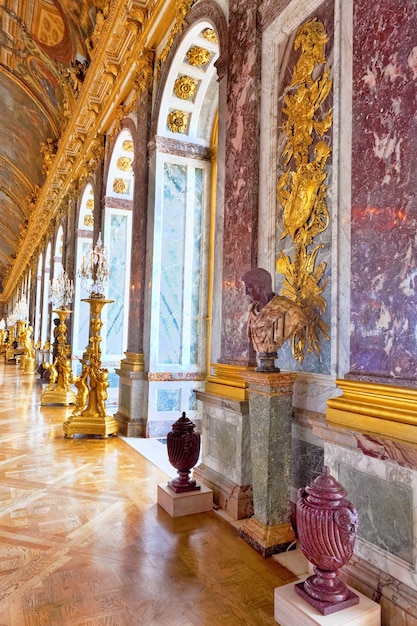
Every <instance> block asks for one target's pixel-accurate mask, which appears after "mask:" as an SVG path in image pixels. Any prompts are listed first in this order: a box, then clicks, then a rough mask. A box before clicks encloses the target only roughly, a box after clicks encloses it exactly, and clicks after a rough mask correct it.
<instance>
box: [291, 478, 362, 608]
mask: <svg viewBox="0 0 417 626" xmlns="http://www.w3.org/2000/svg"><path fill="white" fill-rule="evenodd" d="M296 519H297V533H298V538H299V544H300V548H301V550H302V552H303V554H304V556H305V557H306V558H307V559H308V560H309V561H310V562H311V563H312V564H313V565H314V568H313V571H314V576H310V577H309V578H307V579H306V580H305V581H304V583H299V584H297V585H296V586H295V591H296V593H298V595H300V596H301V597H303V598H304V599H305V600H306V601H307V602H309V603H310V604H311V605H312V606H314V607H315V608H316V609H317V610H318V611H320V613H322V615H328V614H329V613H334V612H335V611H339V610H341V609H344V608H347V607H348V606H352V605H354V604H358V603H359V597H358V596H357V595H356V594H354V593H353V592H352V591H350V590H349V589H348V587H347V586H346V585H345V583H344V582H343V581H341V580H340V579H339V578H338V570H339V569H340V568H341V567H343V565H346V563H348V562H349V560H350V558H351V557H352V554H353V547H354V543H355V538H356V533H357V530H358V514H357V512H356V509H355V508H354V506H353V505H352V504H351V503H350V502H349V501H348V500H347V499H346V490H345V489H344V488H343V487H342V485H341V484H340V483H338V482H337V480H336V479H335V478H333V476H331V475H330V472H329V468H328V467H325V468H324V472H323V474H321V475H320V476H318V477H317V478H315V479H314V480H313V481H312V482H311V483H310V484H309V485H308V486H307V487H306V488H305V489H300V490H299V492H298V501H297V508H296Z"/></svg>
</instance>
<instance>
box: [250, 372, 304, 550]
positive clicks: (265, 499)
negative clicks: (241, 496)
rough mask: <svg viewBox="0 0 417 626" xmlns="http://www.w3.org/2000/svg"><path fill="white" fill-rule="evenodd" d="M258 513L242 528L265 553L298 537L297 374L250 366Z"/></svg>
mask: <svg viewBox="0 0 417 626" xmlns="http://www.w3.org/2000/svg"><path fill="white" fill-rule="evenodd" d="M242 376H243V378H244V380H246V382H247V383H248V391H249V420H250V448H251V459H252V488H253V505H254V517H252V518H250V519H249V520H247V521H245V522H244V523H243V524H242V527H241V529H240V534H241V537H242V538H243V539H245V541H247V542H248V543H250V544H251V545H252V546H253V547H254V548H255V549H256V550H257V551H258V552H260V553H261V554H262V555H263V556H265V557H267V556H271V555H272V554H276V553H278V552H283V551H284V550H287V549H288V547H289V546H290V545H291V544H292V542H294V541H295V533H294V530H293V528H292V526H291V524H290V521H289V520H290V514H291V502H290V489H291V428H292V390H293V384H294V381H295V379H296V375H295V374H289V373H281V372H246V373H244V374H243V375H242Z"/></svg>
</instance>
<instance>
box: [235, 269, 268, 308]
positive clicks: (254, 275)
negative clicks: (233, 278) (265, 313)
mask: <svg viewBox="0 0 417 626" xmlns="http://www.w3.org/2000/svg"><path fill="white" fill-rule="evenodd" d="M242 281H243V282H244V283H245V287H246V293H247V295H248V296H249V297H250V298H251V299H252V301H254V302H259V305H260V306H261V307H263V306H265V304H266V303H267V302H268V301H269V300H270V298H271V295H272V278H271V274H270V273H269V272H268V271H267V270H264V269H263V268H262V267H255V268H254V269H252V270H249V271H247V272H245V274H243V276H242Z"/></svg>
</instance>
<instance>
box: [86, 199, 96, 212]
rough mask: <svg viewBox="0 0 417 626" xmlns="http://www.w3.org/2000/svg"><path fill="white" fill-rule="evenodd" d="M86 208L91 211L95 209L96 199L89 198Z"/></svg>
mask: <svg viewBox="0 0 417 626" xmlns="http://www.w3.org/2000/svg"><path fill="white" fill-rule="evenodd" d="M85 208H86V209H88V210H89V211H92V210H93V209H94V200H93V199H92V198H89V199H88V200H87V202H86V203H85Z"/></svg>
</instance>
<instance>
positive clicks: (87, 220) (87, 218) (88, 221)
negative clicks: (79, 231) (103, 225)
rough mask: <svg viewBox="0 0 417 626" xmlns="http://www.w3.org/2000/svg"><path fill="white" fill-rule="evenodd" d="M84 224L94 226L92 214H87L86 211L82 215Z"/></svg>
mask: <svg viewBox="0 0 417 626" xmlns="http://www.w3.org/2000/svg"><path fill="white" fill-rule="evenodd" d="M83 221H84V226H88V227H89V228H92V227H93V226H94V217H93V215H89V214H88V213H87V215H84V220H83Z"/></svg>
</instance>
